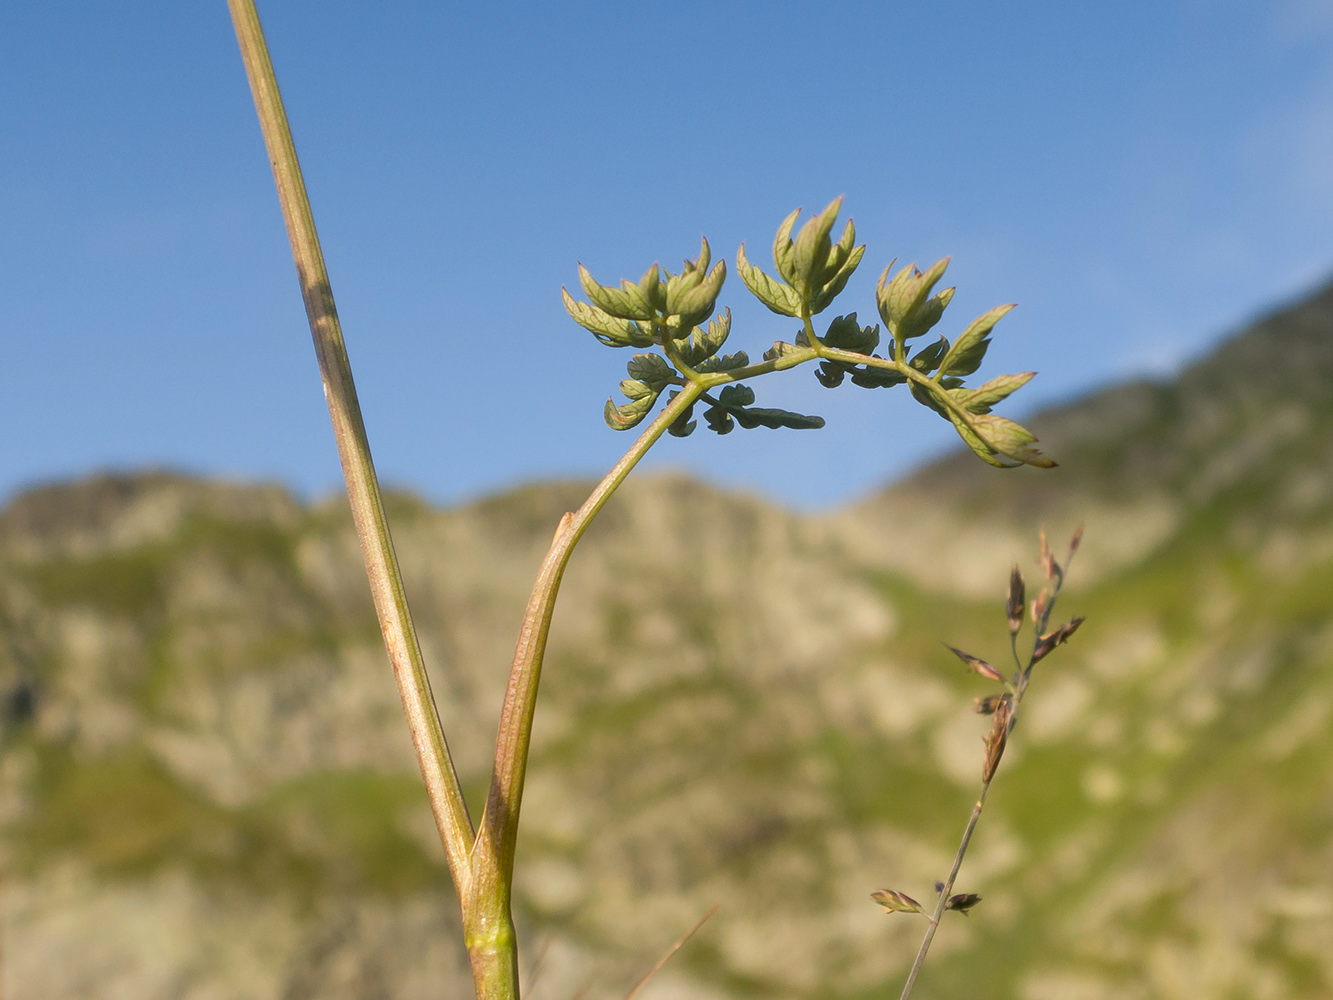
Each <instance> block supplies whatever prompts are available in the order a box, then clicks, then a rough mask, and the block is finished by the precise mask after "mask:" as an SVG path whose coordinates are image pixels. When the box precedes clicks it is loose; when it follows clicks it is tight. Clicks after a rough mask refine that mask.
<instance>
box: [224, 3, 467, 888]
mask: <svg viewBox="0 0 1333 1000" xmlns="http://www.w3.org/2000/svg"><path fill="white" fill-rule="evenodd" d="M227 5H228V7H229V9H230V10H231V18H232V24H233V25H234V27H235V29H236V40H237V42H238V43H239V44H240V48H241V58H242V60H243V61H244V63H245V72H246V76H247V77H248V78H249V81H250V90H251V93H253V95H254V99H255V110H256V111H258V113H259V124H260V127H261V128H262V129H263V133H264V144H265V145H266V146H267V148H268V156H269V161H270V163H271V164H272V166H273V179H274V181H275V182H276V184H277V188H278V200H279V202H281V204H282V215H283V219H284V221H285V222H286V225H287V236H288V239H289V240H290V241H291V245H292V257H293V259H294V260H295V262H296V275H297V278H298V279H299V280H300V283H301V295H302V297H303V298H304V300H305V308H306V316H307V318H308V319H309V321H310V334H311V336H312V337H313V338H314V342H315V356H316V357H317V358H318V360H319V373H320V376H321V378H322V379H323V382H324V398H325V399H326V401H327V402H328V406H329V417H330V419H331V420H332V421H333V436H334V439H335V440H336V441H337V444H338V458H339V460H340V461H341V462H342V470H343V478H344V479H345V480H346V482H347V499H348V501H349V502H350V503H351V507H352V519H353V521H354V522H355V524H356V533H357V536H358V538H359V539H360V541H361V553H362V555H363V556H364V558H365V563H366V576H367V577H368V578H369V580H370V591H371V596H372V597H373V598H374V601H375V613H376V615H377V616H378V617H379V623H380V631H381V633H382V634H383V636H384V647H385V649H386V650H387V651H388V654H389V661H390V663H391V664H392V665H393V673H394V679H395V680H396V681H397V682H398V693H399V695H400V696H401V698H402V701H403V711H404V713H405V714H406V715H407V725H408V729H409V730H410V731H411V734H412V744H413V746H414V747H415V748H416V754H417V763H418V764H419V765H420V767H421V777H422V779H423V780H424V781H425V783H426V793H427V795H428V796H429V798H430V805H431V809H432V810H433V811H434V813H435V822H436V825H437V826H438V827H439V830H440V839H441V840H442V841H443V843H444V849H445V853H446V856H447V857H448V860H449V870H450V872H451V873H452V874H453V877H454V883H455V885H456V886H457V887H458V891H459V895H460V897H463V896H465V895H466V893H467V890H468V886H469V883H470V881H471V879H470V872H471V863H470V861H469V854H470V853H471V851H472V846H473V841H474V832H473V828H472V821H471V819H470V818H469V817H468V813H467V806H466V805H465V804H464V801H463V793H462V790H461V788H460V787H459V784H458V775H457V773H456V772H455V770H454V765H453V760H452V758H451V757H450V755H449V745H448V743H447V742H446V741H445V738H444V731H443V729H442V728H441V726H440V717H439V713H438V711H437V710H436V708H435V700H434V698H433V697H432V695H431V690H430V680H429V678H428V677H427V676H426V666H425V662H424V661H423V659H422V656H421V646H420V644H419V643H418V642H417V635H416V630H415V628H414V627H413V625H412V616H411V613H410V612H409V610H408V606H407V596H406V594H405V593H404V591H403V580H402V574H401V573H400V571H399V568H398V559H397V556H396V555H395V554H394V550H393V540H392V538H391V537H390V535H389V525H388V521H387V520H386V519H385V516H384V504H383V502H382V500H381V498H380V488H379V481H378V479H377V478H376V476H375V466H374V463H373V462H372V461H371V457H370V443H369V441H368V440H367V438H366V428H365V423H364V422H363V420H362V419H361V406H360V403H358V401H357V397H356V386H355V385H354V384H353V382H352V369H351V365H350V363H349V362H348V359H347V348H346V346H345V344H344V343H343V335H342V327H341V325H340V324H339V322H338V312H337V309H336V308H335V307H334V303H333V290H332V288H331V287H330V285H329V275H328V271H327V270H326V268H325V266H324V255H323V252H322V251H321V250H320V245H319V236H318V234H317V233H316V232H315V220H314V216H313V215H312V214H311V211H310V199H309V198H308V197H307V195H306V189H305V181H304V180H303V179H302V176H301V165H300V163H299V161H298V160H297V157H296V146H295V144H294V143H293V141H292V133H291V127H290V125H289V124H288V122H287V113H286V111H285V110H284V109H283V105H282V96H281V94H279V92H278V81H277V77H276V76H275V75H274V72H273V63H272V60H271V59H270V58H269V53H268V46H267V44H266V43H265V41H264V33H263V29H262V28H261V26H260V23H259V14H258V12H257V11H256V10H255V5H254V0H227Z"/></svg>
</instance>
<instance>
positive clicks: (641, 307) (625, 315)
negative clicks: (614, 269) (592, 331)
mask: <svg viewBox="0 0 1333 1000" xmlns="http://www.w3.org/2000/svg"><path fill="white" fill-rule="evenodd" d="M579 283H580V284H581V285H582V286H583V294H584V295H586V296H588V298H589V299H591V300H592V304H593V305H595V306H596V307H597V308H598V309H600V310H602V312H604V313H607V314H608V315H611V316H614V317H616V318H617V319H652V318H653V317H654V315H655V314H656V312H657V310H656V309H655V308H654V306H653V303H652V300H651V299H649V298H648V296H647V294H646V293H645V291H644V289H642V288H640V287H639V286H638V285H635V284H632V283H631V282H629V281H622V282H621V283H620V287H619V288H610V287H608V286H606V285H599V284H598V283H597V282H596V281H594V280H593V277H592V275H591V274H589V273H588V269H587V268H586V267H584V266H583V265H582V264H580V265H579Z"/></svg>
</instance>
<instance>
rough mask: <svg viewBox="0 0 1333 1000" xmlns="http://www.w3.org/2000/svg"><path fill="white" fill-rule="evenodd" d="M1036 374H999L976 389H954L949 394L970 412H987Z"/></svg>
mask: <svg viewBox="0 0 1333 1000" xmlns="http://www.w3.org/2000/svg"><path fill="white" fill-rule="evenodd" d="M1036 374H1037V373H1036V372H1019V373H1018V374H1016V375H999V376H997V377H995V378H993V379H991V380H990V381H989V382H987V383H985V384H984V385H982V386H979V387H978V388H976V389H954V390H952V391H951V392H950V393H949V395H951V396H953V398H954V399H956V400H957V401H958V402H959V403H960V404H962V406H963V407H965V408H966V409H967V410H968V411H970V412H972V413H978V414H980V413H989V412H990V408H991V407H992V406H994V405H995V404H996V403H998V402H1000V401H1001V400H1003V399H1004V398H1005V397H1006V396H1008V395H1009V394H1010V393H1012V392H1014V391H1015V390H1017V389H1021V388H1022V387H1023V386H1025V385H1027V384H1028V383H1029V382H1031V381H1032V377H1033V376H1034V375H1036Z"/></svg>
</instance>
